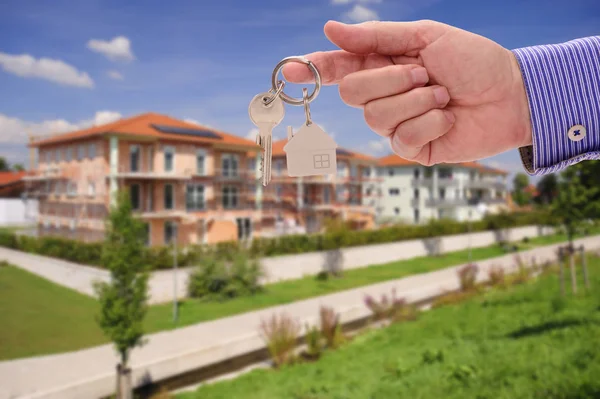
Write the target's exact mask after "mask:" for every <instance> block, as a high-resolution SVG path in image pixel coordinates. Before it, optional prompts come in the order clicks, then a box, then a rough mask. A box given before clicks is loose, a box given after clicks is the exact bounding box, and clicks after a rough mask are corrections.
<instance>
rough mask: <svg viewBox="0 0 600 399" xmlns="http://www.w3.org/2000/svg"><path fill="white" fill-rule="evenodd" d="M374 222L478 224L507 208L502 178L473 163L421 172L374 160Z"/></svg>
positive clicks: (399, 162)
mask: <svg viewBox="0 0 600 399" xmlns="http://www.w3.org/2000/svg"><path fill="white" fill-rule="evenodd" d="M378 175H379V177H380V178H381V179H382V182H381V190H382V193H381V198H382V200H381V203H380V206H379V207H377V209H376V213H377V220H378V221H379V222H391V221H395V222H398V221H401V222H405V223H423V222H427V221H428V220H430V219H442V218H449V219H454V220H458V221H465V220H469V219H471V220H478V219H481V218H482V217H483V214H482V212H481V206H478V205H479V204H484V205H485V208H486V211H487V212H489V213H497V212H499V211H501V210H507V209H508V203H507V201H508V199H507V198H508V187H507V182H506V178H507V173H506V172H504V171H500V170H496V169H492V168H488V167H486V166H484V165H482V164H479V163H476V162H468V163H461V164H456V165H435V166H432V167H425V166H422V165H420V164H418V163H416V162H410V161H406V160H403V159H401V158H399V157H397V156H395V155H390V156H387V157H384V158H381V159H380V160H379V164H378Z"/></svg>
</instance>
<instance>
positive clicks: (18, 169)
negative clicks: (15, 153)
mask: <svg viewBox="0 0 600 399" xmlns="http://www.w3.org/2000/svg"><path fill="white" fill-rule="evenodd" d="M12 170H14V171H15V172H22V171H24V170H25V167H24V166H23V164H21V163H16V164H14V165H13V166H12Z"/></svg>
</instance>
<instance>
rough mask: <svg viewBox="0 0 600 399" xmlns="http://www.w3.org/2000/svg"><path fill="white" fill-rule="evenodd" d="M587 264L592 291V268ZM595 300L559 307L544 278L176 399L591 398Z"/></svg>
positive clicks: (597, 329) (599, 332) (598, 331)
mask: <svg viewBox="0 0 600 399" xmlns="http://www.w3.org/2000/svg"><path fill="white" fill-rule="evenodd" d="M590 260H591V261H590V269H591V271H592V273H591V275H592V276H594V278H593V279H592V284H593V285H592V287H598V286H599V285H600V278H599V274H598V269H599V268H600V260H599V259H598V258H596V257H593V258H591V257H590ZM581 286H582V285H581V283H580V287H581ZM599 299H600V298H599V297H598V295H597V294H589V293H588V294H586V293H583V292H580V293H579V294H578V295H577V296H576V297H573V296H570V295H569V296H568V297H567V298H566V299H559V287H558V282H557V277H556V275H549V276H546V277H541V278H540V279H539V280H537V281H532V282H530V283H528V284H524V285H521V286H514V287H512V288H509V289H507V290H493V291H491V292H488V293H487V294H485V295H482V296H478V297H475V298H472V299H470V300H468V301H466V302H464V303H461V304H457V305H452V306H445V307H441V308H437V309H434V310H431V311H429V312H426V313H424V314H422V315H421V317H420V318H419V319H418V320H417V321H415V322H409V323H402V324H395V325H392V326H391V327H388V328H385V329H381V330H376V331H375V330H373V331H370V332H367V333H365V334H362V335H359V336H358V337H356V338H355V339H354V340H353V341H352V342H351V343H350V344H348V345H346V346H344V347H342V348H341V349H339V350H337V351H333V352H326V353H325V355H324V357H323V358H322V359H321V360H319V361H318V362H316V363H304V364H297V365H293V366H286V367H284V368H283V369H281V370H277V371H276V370H255V371H252V372H250V373H248V374H245V375H243V376H241V377H238V378H237V379H234V380H230V381H222V382H218V383H215V384H210V385H206V386H203V387H200V388H199V389H198V390H197V391H195V392H190V393H183V394H180V395H177V398H179V399H195V398H202V399H211V398H241V397H243V398H245V399H267V398H294V399H325V398H346V399H353V398H357V399H358V398H360V399H362V398H445V399H453V398H455V399H463V398H481V399H483V398H490V399H491V398H493V399H502V398H506V399H517V398H544V399H545V398H556V399H558V398H562V399H568V398H598V397H600V380H599V379H598V378H597V377H598V375H599V374H600V351H598V349H597V348H598V347H599V345H600V307H599V305H600V301H599Z"/></svg>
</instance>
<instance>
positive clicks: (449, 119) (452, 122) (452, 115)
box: [444, 110, 456, 124]
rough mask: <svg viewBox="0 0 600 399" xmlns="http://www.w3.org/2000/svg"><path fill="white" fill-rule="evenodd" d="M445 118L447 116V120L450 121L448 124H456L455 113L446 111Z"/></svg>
mask: <svg viewBox="0 0 600 399" xmlns="http://www.w3.org/2000/svg"><path fill="white" fill-rule="evenodd" d="M444 116H446V119H448V122H450V123H451V124H454V122H456V117H455V116H454V113H453V112H451V111H447V110H445V111H444Z"/></svg>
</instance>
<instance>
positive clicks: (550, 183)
mask: <svg viewBox="0 0 600 399" xmlns="http://www.w3.org/2000/svg"><path fill="white" fill-rule="evenodd" d="M536 188H537V191H538V193H539V195H538V201H539V203H540V204H543V205H548V204H550V203H551V202H553V201H554V199H555V198H556V195H557V193H558V179H557V178H556V175H555V174H549V175H545V176H544V177H542V178H541V179H540V181H539V182H538V184H537V186H536Z"/></svg>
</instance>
